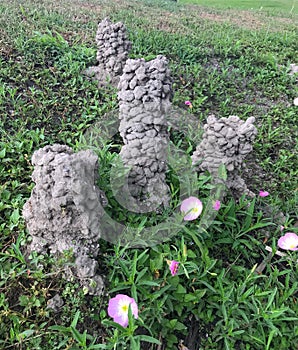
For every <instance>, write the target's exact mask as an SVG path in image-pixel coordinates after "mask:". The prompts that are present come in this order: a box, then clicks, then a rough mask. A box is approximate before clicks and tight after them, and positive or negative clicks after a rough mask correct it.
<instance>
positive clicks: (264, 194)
mask: <svg viewBox="0 0 298 350" xmlns="http://www.w3.org/2000/svg"><path fill="white" fill-rule="evenodd" d="M259 196H260V197H267V196H269V192H267V191H263V190H261V191H260V192H259Z"/></svg>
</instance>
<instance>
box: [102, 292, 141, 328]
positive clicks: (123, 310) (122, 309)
mask: <svg viewBox="0 0 298 350" xmlns="http://www.w3.org/2000/svg"><path fill="white" fill-rule="evenodd" d="M129 305H130V307H131V312H132V314H133V315H134V317H135V318H138V305H137V303H136V302H135V300H134V299H133V298H130V297H129V296H127V295H124V294H118V295H116V296H115V297H114V298H112V299H110V301H109V306H108V315H109V316H110V317H112V318H113V319H114V322H116V323H119V324H120V325H121V326H122V327H127V326H128V308H129Z"/></svg>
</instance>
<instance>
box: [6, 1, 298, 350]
mask: <svg viewBox="0 0 298 350" xmlns="http://www.w3.org/2000/svg"><path fill="white" fill-rule="evenodd" d="M185 2H186V1H185ZM195 2H196V3H197V4H199V3H200V4H202V5H204V6H200V4H199V5H195V4H194V3H195ZM203 3H204V4H203ZM220 3H221V2H220V1H215V0H214V1H212V0H209V1H208V2H206V1H192V3H191V4H183V3H182V1H178V2H173V1H167V0H160V1H158V0H142V1H141V0H130V1H128V0H123V1H106V0H84V1H81V0H75V1H74V0H61V1H60V0H59V1H58V0H51V1H48V2H42V1H40V2H36V1H35V0H15V1H13V2H12V1H11V0H2V1H1V3H0V233H1V235H0V276H1V280H0V349H5V350H6V349H7V350H8V349H22V350H24V349H26V350H29V349H30V350H48V349H53V350H56V349H65V350H66V349H73V350H74V349H85V350H87V349H90V350H91V349H117V350H124V349H127V350H131V349H132V350H137V349H144V350H146V349H148V350H149V349H150V350H173V349H180V350H186V349H187V348H188V349H189V350H203V349H204V350H207V349H208V350H222V349H231V350H232V349H237V350H238V349H240V350H248V349H251V350H264V349H266V350H297V349H298V348H297V344H298V316H297V315H298V274H297V259H298V255H297V254H298V252H297V251H294V250H293V251H292V250H286V249H281V248H280V247H279V246H278V240H279V238H280V237H281V236H283V235H284V234H285V233H287V232H293V233H295V234H298V188H297V175H298V169H297V164H298V144H297V139H298V117H297V115H298V114H297V109H298V107H297V106H295V105H294V99H295V98H297V97H298V80H297V74H296V75H292V74H290V71H291V69H290V64H295V63H296V64H298V62H297V52H298V45H297V34H298V31H297V19H298V15H297V6H296V4H294V3H293V1H270V0H268V1H266V2H265V1H237V2H236V1H232V0H230V1H227V2H224V3H225V6H224V8H222V6H217V5H218V4H220ZM222 3H223V1H222ZM235 3H237V6H236V5H235ZM264 3H266V5H264ZM239 4H240V5H239ZM207 5H208V6H207ZM213 5H214V7H213ZM215 5H216V6H215ZM238 5H239V6H238ZM261 6H263V9H262V10H260V8H261ZM273 7H274V10H273V11H271V9H273ZM250 8H253V10H250ZM269 9H270V11H269ZM256 10H258V11H256ZM267 10H268V11H267ZM106 16H109V17H110V18H111V20H112V21H114V22H116V21H122V22H123V23H124V24H125V26H126V27H127V30H128V35H129V39H130V40H131V42H132V51H131V52H130V58H140V57H145V58H146V59H147V60H149V59H152V58H154V57H155V56H156V55H158V54H162V55H165V56H166V57H167V58H168V60H169V66H170V69H171V74H172V78H173V90H174V98H173V105H174V106H175V108H177V109H178V110H180V111H181V112H182V111H183V113H185V115H190V116H191V118H192V120H194V121H195V125H199V124H201V125H203V124H204V123H205V122H206V119H207V117H208V115H210V114H214V115H216V116H217V117H218V118H221V117H228V116H230V115H238V116H239V117H240V118H241V119H243V120H246V119H247V118H249V117H251V116H254V117H255V126H256V127H257V129H258V135H257V138H256V140H255V143H254V148H253V152H252V153H251V154H250V155H249V156H248V157H247V160H246V169H245V170H244V171H243V178H244V179H245V181H246V183H247V185H248V187H249V189H250V190H251V191H253V192H254V193H255V194H256V196H255V197H254V198H252V197H248V196H245V195H243V196H241V197H240V198H234V197H233V196H232V195H230V194H228V195H227V196H226V197H224V198H223V199H221V203H220V204H221V206H220V208H219V210H218V211H216V212H215V214H214V218H213V220H212V222H211V221H210V222H209V223H208V227H207V228H206V229H202V225H201V220H203V219H202V218H203V215H204V213H205V211H206V209H205V208H206V207H207V203H208V200H209V198H210V193H211V189H212V183H211V177H210V176H209V174H208V173H205V174H201V175H200V176H199V177H198V178H197V179H196V184H195V186H196V188H197V189H198V194H197V196H198V197H199V198H200V200H201V201H202V203H203V207H204V209H203V214H202V215H201V216H199V217H198V218H197V219H196V220H193V221H189V222H183V223H182V224H181V225H180V226H179V230H178V231H177V232H176V234H175V235H173V236H172V237H171V239H170V240H168V241H164V242H162V243H159V244H156V245H153V246H151V247H149V246H147V247H145V248H129V247H128V246H123V245H121V244H120V243H117V242H113V243H111V242H107V241H105V240H103V239H102V240H101V241H100V253H99V255H98V262H99V266H100V273H101V274H102V276H103V278H104V280H105V291H104V293H103V295H102V296H92V295H88V294H86V290H85V289H84V288H82V287H81V285H80V284H79V283H78V282H77V281H76V280H71V281H67V280H66V279H65V278H64V277H63V271H64V268H65V265H67V264H68V265H69V264H72V263H73V261H72V255H71V252H69V251H65V254H64V255H63V256H62V257H60V258H59V259H58V260H57V259H55V258H54V257H53V256H51V255H49V254H36V253H32V254H31V256H30V257H28V256H27V255H26V246H27V244H28V243H29V242H30V235H29V232H28V230H27V229H26V227H25V223H24V220H23V218H22V208H23V206H24V204H25V202H26V201H27V200H28V198H29V197H30V194H31V191H32V189H33V188H34V183H33V181H32V179H31V174H32V171H33V166H32V164H31V157H32V154H33V152H34V151H35V150H37V149H39V148H41V147H44V146H46V145H51V144H53V143H61V144H66V145H68V146H70V147H71V148H72V149H73V150H75V151H79V150H82V149H85V148H86V143H84V135H86V132H87V131H88V130H89V129H90V128H92V127H94V125H95V124H96V123H98V122H101V120H103V119H104V118H105V117H106V116H107V115H108V116H114V117H115V118H116V119H117V117H118V110H117V106H118V101H117V91H116V90H115V89H114V88H112V87H106V88H98V86H97V83H96V82H94V81H91V80H88V79H86V77H84V76H83V74H82V71H83V70H84V69H85V68H86V67H90V66H92V65H94V64H95V63H96V44H95V33H96V29H97V24H98V22H99V21H100V20H102V19H103V18H105V17H106ZM185 101H190V102H191V105H192V108H189V107H188V106H187V105H185ZM119 140H120V138H119V137H118V135H115V137H114V138H113V139H112V140H111V141H110V142H109V143H108V144H107V145H106V148H104V149H98V148H97V149H96V150H95V151H96V153H97V155H98V157H99V162H100V165H101V167H100V168H99V175H100V181H99V183H98V184H99V185H100V187H101V189H102V190H104V191H105V193H106V195H107V197H108V199H109V204H108V207H107V212H108V213H109V215H110V216H111V217H112V218H113V219H114V220H115V221H118V222H121V223H122V224H124V225H126V226H127V227H132V228H133V229H135V230H138V232H139V233H140V237H142V230H143V228H144V227H149V228H150V227H154V225H156V223H158V224H160V223H163V222H165V221H166V220H167V218H168V216H170V215H171V214H172V212H173V211H174V210H175V209H177V208H178V210H179V207H180V204H181V201H180V200H179V198H178V197H177V193H178V192H179V186H180V183H179V176H177V173H176V171H175V169H173V168H171V167H169V170H168V173H167V182H168V185H169V186H170V188H171V193H172V197H171V202H170V208H168V209H167V210H164V211H163V212H161V213H158V214H156V215H153V214H150V213H143V214H137V215H136V214H135V213H131V212H129V211H125V210H123V208H122V209H121V208H119V206H117V202H116V201H115V199H114V198H113V193H112V192H111V186H110V181H111V180H110V174H111V173H112V164H111V162H112V160H113V159H114V157H115V155H117V153H119V149H120V147H121V142H120V141H119ZM171 141H172V142H173V144H174V145H175V147H176V148H178V149H179V150H180V151H181V152H183V157H184V159H187V160H189V159H190V156H191V155H192V153H193V152H194V150H195V147H196V144H195V143H194V141H193V139H191V138H190V137H188V136H186V137H184V136H182V137H181V133H179V132H175V131H174V132H173V133H172V134H171ZM87 148H88V145H87ZM260 190H264V191H267V192H268V193H269V195H268V196H266V197H262V196H259V191H260ZM171 261H172V262H173V261H177V262H179V265H178V268H177V266H176V269H177V271H176V272H177V273H176V274H174V275H172V274H171V271H170V269H169V266H168V262H171ZM171 268H172V269H173V266H172V267H171ZM57 294H59V296H60V298H61V300H62V301H63V305H62V306H61V307H60V308H59V309H57V310H56V311H53V310H51V309H49V308H48V307H47V302H48V301H49V300H50V299H51V298H53V297H54V296H55V295H57ZM117 294H125V295H127V296H129V297H132V298H134V300H135V301H136V303H137V307H138V310H139V313H138V315H139V317H138V318H137V319H135V318H134V317H133V315H130V316H131V317H130V318H129V326H128V327H127V328H122V327H121V326H120V325H119V324H118V323H113V322H112V318H111V317H110V316H109V315H108V312H107V308H108V303H109V300H110V299H111V298H113V297H115V296H116V295H117ZM183 346H184V347H183Z"/></svg>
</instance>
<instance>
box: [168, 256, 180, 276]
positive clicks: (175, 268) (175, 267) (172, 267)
mask: <svg viewBox="0 0 298 350" xmlns="http://www.w3.org/2000/svg"><path fill="white" fill-rule="evenodd" d="M167 263H168V265H169V268H170V271H171V274H172V276H175V275H177V272H178V268H179V261H176V260H167Z"/></svg>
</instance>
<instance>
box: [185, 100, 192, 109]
mask: <svg viewBox="0 0 298 350" xmlns="http://www.w3.org/2000/svg"><path fill="white" fill-rule="evenodd" d="M184 103H185V105H186V106H188V107H190V108H192V103H191V102H190V101H185V102H184Z"/></svg>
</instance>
